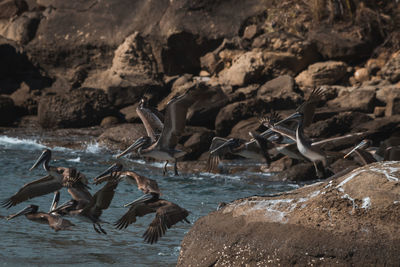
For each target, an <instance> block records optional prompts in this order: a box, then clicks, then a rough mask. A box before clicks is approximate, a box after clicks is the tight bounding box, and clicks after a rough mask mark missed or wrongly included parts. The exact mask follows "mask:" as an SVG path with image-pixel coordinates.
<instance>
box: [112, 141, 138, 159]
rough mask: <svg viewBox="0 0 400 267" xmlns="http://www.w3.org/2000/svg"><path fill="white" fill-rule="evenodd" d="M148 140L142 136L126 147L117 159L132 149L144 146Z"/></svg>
mask: <svg viewBox="0 0 400 267" xmlns="http://www.w3.org/2000/svg"><path fill="white" fill-rule="evenodd" d="M145 142H146V139H145V138H143V137H141V138H139V139H137V140H136V141H135V142H134V143H133V144H132V145H130V146H129V147H128V148H127V149H125V150H124V151H123V152H122V153H121V154H119V155H117V156H115V157H116V158H117V159H118V158H120V157H122V156H124V155H126V154H128V153H129V152H131V151H135V150H136V149H138V148H140V147H142V146H143V145H144V144H145Z"/></svg>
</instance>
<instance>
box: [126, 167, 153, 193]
mask: <svg viewBox="0 0 400 267" xmlns="http://www.w3.org/2000/svg"><path fill="white" fill-rule="evenodd" d="M122 176H125V177H126V179H127V181H128V182H129V183H136V185H137V187H138V189H139V190H141V191H142V192H143V193H145V194H149V193H156V194H160V189H159V188H158V183H157V181H155V180H153V179H150V178H147V177H145V176H142V175H139V174H137V173H136V172H133V171H124V172H122Z"/></svg>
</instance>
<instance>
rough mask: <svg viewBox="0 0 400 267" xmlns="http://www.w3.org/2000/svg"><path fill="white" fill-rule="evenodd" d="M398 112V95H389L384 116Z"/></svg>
mask: <svg viewBox="0 0 400 267" xmlns="http://www.w3.org/2000/svg"><path fill="white" fill-rule="evenodd" d="M399 114H400V97H391V98H390V100H389V102H388V103H387V105H386V110H385V116H387V117H389V116H393V115H399Z"/></svg>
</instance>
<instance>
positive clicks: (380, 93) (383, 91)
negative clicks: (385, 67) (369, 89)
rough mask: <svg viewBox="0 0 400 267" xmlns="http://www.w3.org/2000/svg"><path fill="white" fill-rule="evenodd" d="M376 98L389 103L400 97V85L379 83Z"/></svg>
mask: <svg viewBox="0 0 400 267" xmlns="http://www.w3.org/2000/svg"><path fill="white" fill-rule="evenodd" d="M377 89H378V90H377V92H376V98H377V99H378V100H379V101H381V102H383V103H386V104H388V103H389V102H390V100H391V99H392V98H398V97H400V85H396V84H394V85H392V84H391V85H380V84H379V85H377Z"/></svg>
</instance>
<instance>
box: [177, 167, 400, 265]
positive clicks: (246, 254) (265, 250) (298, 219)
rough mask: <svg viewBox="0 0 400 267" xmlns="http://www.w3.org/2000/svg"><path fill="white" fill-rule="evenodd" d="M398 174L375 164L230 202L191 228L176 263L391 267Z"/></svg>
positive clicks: (396, 230)
mask: <svg viewBox="0 0 400 267" xmlns="http://www.w3.org/2000/svg"><path fill="white" fill-rule="evenodd" d="M399 173H400V165H399V163H395V162H387V163H375V164H372V165H368V166H365V167H363V168H359V169H356V170H354V171H353V172H351V173H349V174H347V175H345V176H343V177H340V178H338V179H335V180H332V181H326V182H322V183H321V182H319V183H316V184H313V185H310V186H306V187H302V188H300V189H297V190H294V191H290V192H286V193H282V194H278V195H277V196H272V197H261V196H254V197H248V198H242V199H238V200H236V201H234V202H232V203H228V204H227V205H226V206H225V207H224V208H222V209H221V210H219V211H215V212H212V213H210V214H209V215H207V216H204V217H202V218H200V219H199V220H198V221H197V222H196V223H195V224H194V226H193V227H192V228H191V229H190V231H189V233H188V234H187V235H186V236H185V238H184V240H183V241H182V243H181V251H180V255H179V259H178V264H177V265H178V266H210V265H214V266H241V265H245V264H249V265H251V266H252V265H254V266H269V265H281V266H292V265H299V266H306V265H310V264H311V263H312V264H313V265H314V264H315V265H321V266H327V265H341V266H343V265H355V266H358V265H360V266H361V265H362V266H365V265H396V264H397V263H398V262H399V261H400V256H399V255H398V250H399V249H400V242H399V240H398V238H397V236H398V235H399V234H400V229H399V228H398V227H397V221H396V220H393V218H397V217H399V216H400V212H399V204H398V199H399V197H400V187H399V186H398V185H399V181H398V176H399ZM360 229H362V230H360ZM266 240H269V241H270V242H266ZM316 244H323V245H316Z"/></svg>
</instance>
